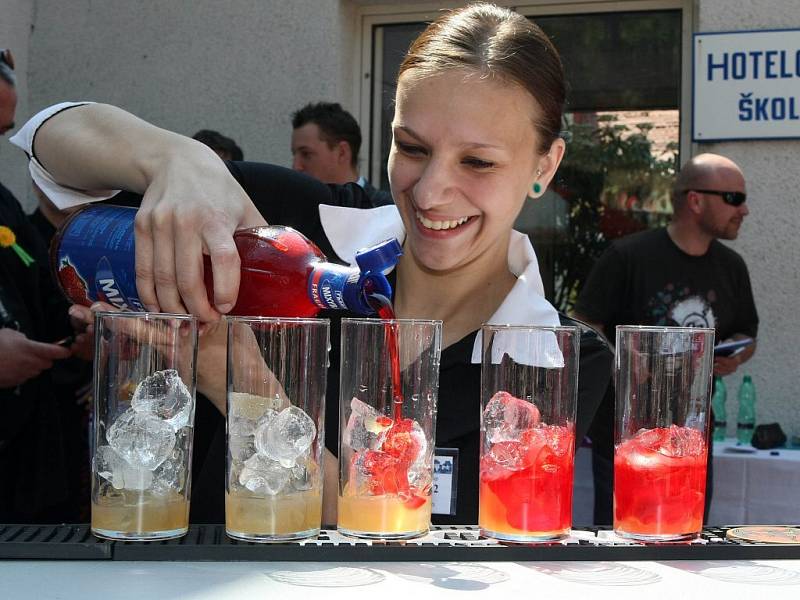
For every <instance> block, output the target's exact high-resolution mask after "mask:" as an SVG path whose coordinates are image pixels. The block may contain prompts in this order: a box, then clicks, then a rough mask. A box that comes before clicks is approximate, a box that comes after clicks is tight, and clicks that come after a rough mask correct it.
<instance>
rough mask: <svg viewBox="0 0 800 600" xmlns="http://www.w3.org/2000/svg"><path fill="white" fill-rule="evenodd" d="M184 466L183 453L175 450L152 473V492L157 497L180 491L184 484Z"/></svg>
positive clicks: (177, 449)
mask: <svg viewBox="0 0 800 600" xmlns="http://www.w3.org/2000/svg"><path fill="white" fill-rule="evenodd" d="M184 464H185V463H184V455H183V451H182V450H181V449H180V448H175V449H174V450H173V451H172V455H171V456H170V457H169V458H167V460H165V461H164V462H163V463H161V466H159V467H158V469H156V470H155V471H154V472H153V485H152V488H153V492H154V493H155V494H156V495H159V496H166V495H169V494H170V493H172V492H179V491H180V490H182V489H183V487H184V485H185V484H186V469H185V466H184Z"/></svg>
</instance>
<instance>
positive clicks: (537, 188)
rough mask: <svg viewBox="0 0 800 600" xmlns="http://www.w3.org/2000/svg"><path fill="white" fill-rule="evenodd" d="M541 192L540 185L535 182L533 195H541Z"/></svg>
mask: <svg viewBox="0 0 800 600" xmlns="http://www.w3.org/2000/svg"><path fill="white" fill-rule="evenodd" d="M541 191H542V184H541V183H539V182H538V181H535V182H534V183H533V193H534V194H539V193H541Z"/></svg>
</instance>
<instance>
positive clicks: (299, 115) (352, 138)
mask: <svg viewBox="0 0 800 600" xmlns="http://www.w3.org/2000/svg"><path fill="white" fill-rule="evenodd" d="M308 123H314V124H315V125H316V126H317V127H319V130H320V133H321V134H322V139H323V140H325V142H326V143H327V144H328V146H331V147H333V146H334V145H335V144H338V143H339V142H342V141H344V142H347V145H348V146H350V163H351V164H352V165H353V167H357V166H358V152H359V150H361V129H360V128H359V126H358V123H357V122H356V120H355V118H353V115H351V114H350V113H349V112H347V111H346V110H345V109H343V108H342V105H341V104H339V103H338V102H317V103H313V102H310V103H308V104H306V105H305V106H304V107H303V108H301V109H300V110H298V111H296V112H294V113H292V129H299V128H301V127H302V126H303V125H307V124H308Z"/></svg>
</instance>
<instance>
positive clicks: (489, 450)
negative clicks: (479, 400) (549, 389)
mask: <svg viewBox="0 0 800 600" xmlns="http://www.w3.org/2000/svg"><path fill="white" fill-rule="evenodd" d="M483 421H484V427H483V448H484V452H483V455H482V457H481V467H480V516H479V518H478V522H479V525H480V527H481V530H482V532H483V533H484V535H487V536H491V537H495V538H498V539H505V540H510V541H531V540H538V539H541V540H546V539H557V538H560V537H563V536H565V535H567V534H568V533H569V530H570V527H571V524H572V475H573V465H574V449H575V430H574V426H573V425H572V424H568V425H566V426H561V425H545V424H543V423H541V422H540V419H539V411H538V409H537V408H536V406H535V405H534V404H533V403H531V402H526V401H524V400H520V399H519V398H515V397H513V396H511V395H509V394H507V393H506V392H498V393H497V394H495V396H494V397H493V398H492V399H491V400H490V401H489V403H488V404H487V406H486V408H485V409H484V413H483Z"/></svg>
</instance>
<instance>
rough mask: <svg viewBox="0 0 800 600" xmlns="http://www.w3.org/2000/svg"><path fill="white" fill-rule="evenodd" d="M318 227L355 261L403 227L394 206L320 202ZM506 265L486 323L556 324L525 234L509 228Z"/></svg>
mask: <svg viewBox="0 0 800 600" xmlns="http://www.w3.org/2000/svg"><path fill="white" fill-rule="evenodd" d="M319 216H320V221H321V222H322V228H323V230H324V231H325V235H326V237H327V238H328V241H330V243H331V247H332V248H333V249H334V251H335V252H336V254H337V255H338V256H339V258H341V259H342V260H344V261H346V262H348V263H349V264H351V265H352V264H355V254H356V251H358V250H360V249H361V248H365V247H367V246H372V245H374V244H377V243H379V242H381V241H383V240H386V239H389V238H397V241H398V242H400V243H401V244H402V243H403V241H404V240H405V237H406V231H405V227H404V226H403V221H402V220H401V219H400V213H399V212H398V210H397V207H396V206H393V205H389V206H380V207H378V208H366V209H364V208H345V207H340V206H331V205H328V204H321V205H320V207H319ZM508 268H509V270H510V271H511V272H512V273H513V274H514V275H515V276H516V277H517V282H516V283H515V284H514V287H513V288H511V291H510V292H509V293H508V296H506V298H505V300H503V302H502V304H501V305H500V306H499V307H498V309H497V310H496V311H495V313H494V314H493V315H492V317H491V318H490V319H489V321H488V322H489V323H492V324H498V325H540V326H550V327H554V326H557V325H559V324H560V321H559V318H558V313H557V312H556V309H555V308H553V306H552V305H551V304H550V303H549V302H548V301H547V300H545V298H544V285H543V284H542V277H541V275H540V274H539V263H538V261H537V260H536V253H535V252H534V250H533V245H532V244H531V242H530V239H528V236H527V235H525V234H523V233H520V232H518V231H512V232H511V240H510V242H509V244H508ZM481 344H482V340H481V333H480V331H479V332H478V335H477V336H476V338H475V345H474V346H473V347H472V362H473V363H480V362H481Z"/></svg>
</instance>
